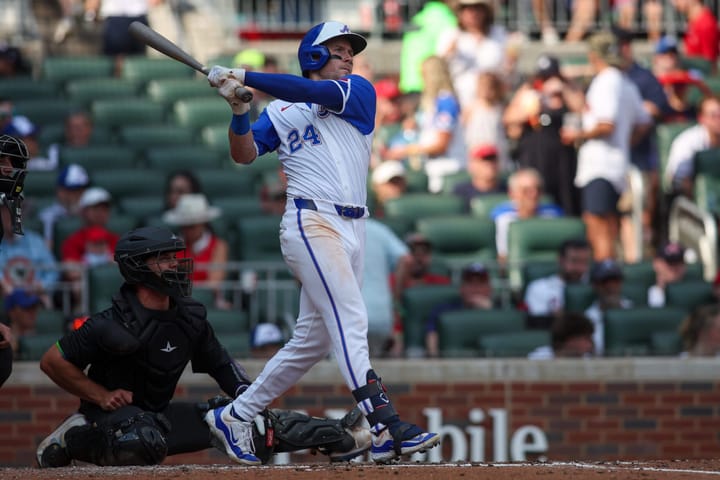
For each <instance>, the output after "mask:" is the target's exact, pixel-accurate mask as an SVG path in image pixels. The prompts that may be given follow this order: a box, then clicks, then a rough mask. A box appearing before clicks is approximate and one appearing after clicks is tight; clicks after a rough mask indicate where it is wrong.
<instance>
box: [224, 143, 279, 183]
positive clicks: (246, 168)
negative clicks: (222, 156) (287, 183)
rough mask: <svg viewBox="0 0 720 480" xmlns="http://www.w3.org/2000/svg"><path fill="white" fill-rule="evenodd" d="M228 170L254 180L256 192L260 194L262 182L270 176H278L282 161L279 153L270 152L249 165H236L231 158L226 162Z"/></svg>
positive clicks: (228, 157)
mask: <svg viewBox="0 0 720 480" xmlns="http://www.w3.org/2000/svg"><path fill="white" fill-rule="evenodd" d="M224 162H225V165H226V168H228V169H229V170H232V171H235V172H237V175H244V176H246V177H249V178H252V179H253V182H255V191H256V192H260V188H261V187H262V181H263V180H264V179H266V178H267V175H268V174H274V175H276V178H278V177H277V174H278V172H279V170H280V161H279V160H278V154H277V152H269V153H266V154H265V155H262V156H260V157H258V158H256V159H255V161H254V162H252V163H251V164H249V165H244V164H238V163H235V162H234V161H233V160H232V159H231V158H230V156H229V154H228V156H227V159H226V160H225V161H224Z"/></svg>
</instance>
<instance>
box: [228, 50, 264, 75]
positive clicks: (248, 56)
mask: <svg viewBox="0 0 720 480" xmlns="http://www.w3.org/2000/svg"><path fill="white" fill-rule="evenodd" d="M233 65H237V66H238V67H242V68H251V69H253V70H260V69H261V68H263V67H264V66H265V55H263V53H262V52H261V51H260V50H257V49H255V48H248V49H246V50H243V51H242V52H240V53H238V54H237V55H235V57H233Z"/></svg>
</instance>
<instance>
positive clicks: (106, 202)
mask: <svg viewBox="0 0 720 480" xmlns="http://www.w3.org/2000/svg"><path fill="white" fill-rule="evenodd" d="M111 202H112V197H111V196H110V192H108V191H107V190H105V189H104V188H101V187H91V188H88V189H87V190H85V191H84V192H83V194H82V196H81V197H80V200H79V201H78V208H79V209H80V216H81V217H82V219H83V226H82V227H80V228H79V229H78V230H76V231H75V232H74V233H72V234H71V235H70V236H69V237H68V238H66V239H65V241H64V242H63V243H62V246H61V248H60V256H61V260H62V262H63V263H64V264H65V265H66V266H67V267H69V268H66V269H65V271H64V273H63V276H64V278H65V280H67V281H70V282H72V283H73V286H72V296H73V298H72V301H73V305H76V306H77V305H78V302H79V299H80V294H81V290H82V284H81V280H82V271H83V269H85V268H88V267H94V266H97V265H102V264H105V263H110V262H112V261H113V253H114V252H115V244H116V243H117V241H118V238H119V237H120V236H119V235H118V234H117V233H114V232H111V231H110V230H108V228H107V224H108V221H109V220H110V215H111V208H110V204H111Z"/></svg>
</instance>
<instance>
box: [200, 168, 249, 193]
mask: <svg viewBox="0 0 720 480" xmlns="http://www.w3.org/2000/svg"><path fill="white" fill-rule="evenodd" d="M200 163H201V164H202V162H200ZM196 173H197V177H198V179H199V180H200V185H202V187H203V190H204V191H205V192H207V195H208V196H209V197H214V196H217V197H221V196H222V197H227V196H233V195H254V194H255V183H254V182H255V179H254V178H253V177H252V176H250V175H247V174H244V172H230V171H228V170H227V169H222V168H214V169H209V168H203V169H200V170H198V171H197V172H196Z"/></svg>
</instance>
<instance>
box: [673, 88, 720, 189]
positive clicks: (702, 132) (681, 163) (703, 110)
mask: <svg viewBox="0 0 720 480" xmlns="http://www.w3.org/2000/svg"><path fill="white" fill-rule="evenodd" d="M699 108H700V112H699V114H698V118H697V120H698V121H697V124H696V125H693V126H691V127H688V128H687V129H685V130H683V131H682V132H680V134H678V136H677V137H675V138H674V139H673V141H672V143H671V144H670V151H669V153H668V159H667V167H666V168H665V180H666V181H667V182H668V184H670V185H671V189H672V191H671V197H675V196H677V195H683V196H686V197H688V198H694V192H695V186H694V177H695V167H694V164H693V162H694V158H695V154H696V153H697V152H700V151H703V150H708V149H710V148H717V147H720V99H719V98H718V97H715V96H711V97H705V98H704V99H703V100H702V101H701V102H700V107H699ZM671 201H672V198H671V199H670V200H669V201H668V203H669V202H671Z"/></svg>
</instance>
